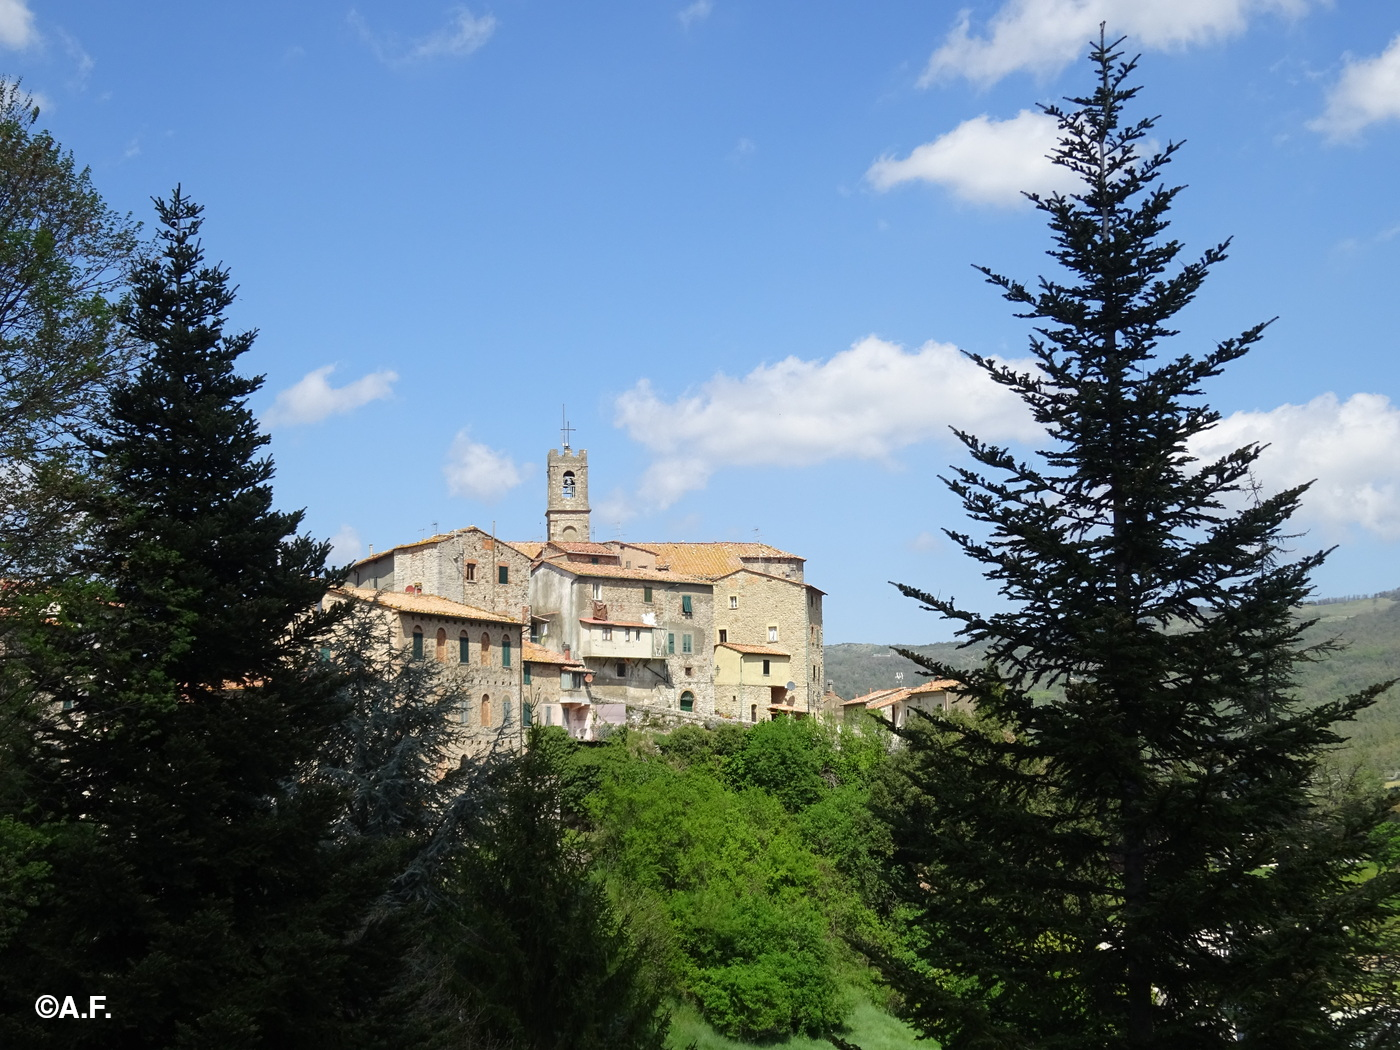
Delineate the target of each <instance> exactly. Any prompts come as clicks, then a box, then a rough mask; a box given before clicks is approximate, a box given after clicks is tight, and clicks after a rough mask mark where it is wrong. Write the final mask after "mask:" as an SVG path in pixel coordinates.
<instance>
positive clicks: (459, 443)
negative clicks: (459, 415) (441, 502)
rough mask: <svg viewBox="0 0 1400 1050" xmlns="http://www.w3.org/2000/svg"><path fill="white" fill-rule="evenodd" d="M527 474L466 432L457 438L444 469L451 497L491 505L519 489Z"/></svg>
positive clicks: (508, 459) (513, 462) (507, 457)
mask: <svg viewBox="0 0 1400 1050" xmlns="http://www.w3.org/2000/svg"><path fill="white" fill-rule="evenodd" d="M526 472H527V468H521V467H519V466H517V465H516V463H515V461H514V460H513V459H511V458H510V457H509V456H508V455H506V454H505V453H504V452H497V451H496V450H495V449H493V448H489V447H488V446H486V445H483V444H481V443H480V442H478V441H473V440H472V439H471V434H470V433H469V432H468V431H466V430H463V431H460V432H459V433H458V434H457V437H456V438H455V439H454V440H453V442H452V447H451V448H450V449H448V452H447V462H446V463H444V464H443V465H442V473H443V476H444V477H446V478H447V491H448V492H449V493H450V494H451V495H453V496H465V497H467V498H468V499H477V500H482V501H483V502H487V503H490V502H491V501H493V500H497V499H500V498H501V497H502V496H504V495H505V494H506V493H507V492H509V491H510V490H511V489H513V488H515V487H516V486H517V485H519V484H520V483H521V482H522V481H524V480H525V474H526Z"/></svg>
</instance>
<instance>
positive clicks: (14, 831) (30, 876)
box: [0, 816, 52, 950]
mask: <svg viewBox="0 0 1400 1050" xmlns="http://www.w3.org/2000/svg"><path fill="white" fill-rule="evenodd" d="M49 839H50V836H49V835H47V834H46V833H45V832H44V831H43V830H42V829H40V828H31V827H27V826H26V825H24V824H21V823H20V822H19V821H17V820H15V819H14V818H13V817H8V816H0V950H4V948H5V945H6V944H8V943H9V940H10V937H11V936H13V934H14V931H15V928H16V927H18V926H19V924H20V922H21V920H22V919H23V918H24V916H25V915H27V914H28V912H29V909H30V908H33V907H34V906H35V905H37V904H38V903H39V900H40V891H41V890H42V889H43V888H44V885H45V883H47V881H48V878H49V873H50V872H51V871H52V865H50V864H49V863H48V861H46V860H44V859H43V848H44V847H45V846H47V845H48V843H49Z"/></svg>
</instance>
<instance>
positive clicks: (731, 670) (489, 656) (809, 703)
mask: <svg viewBox="0 0 1400 1050" xmlns="http://www.w3.org/2000/svg"><path fill="white" fill-rule="evenodd" d="M547 487H548V505H547V509H546V512H545V519H546V538H545V540H544V541H542V542H541V541H538V540H535V541H518V540H503V539H501V538H499V537H496V536H493V535H492V534H491V533H489V532H486V531H484V530H482V529H479V528H477V527H476V526H468V527H467V528H463V529H457V530H455V531H452V532H446V533H441V534H438V535H435V536H430V537H428V538H427V539H424V540H419V541H418V542H416V543H406V544H402V545H399V546H397V547H393V548H391V549H389V550H386V551H383V552H380V553H372V554H371V555H370V556H369V557H367V558H364V559H363V560H361V561H359V562H357V563H356V564H354V565H353V566H352V567H351V569H350V575H349V578H348V579H347V580H346V584H345V586H344V587H342V588H340V589H339V591H338V592H337V593H338V595H339V596H341V597H344V598H350V599H354V600H356V601H360V602H364V603H366V604H368V605H369V606H371V607H373V608H374V609H375V610H376V612H378V613H379V614H380V615H381V616H382V617H383V618H384V620H385V623H386V626H387V627H388V629H389V631H390V635H391V638H392V639H393V640H394V642H395V644H397V645H401V646H404V647H411V649H412V652H413V655H414V656H416V657H420V658H425V659H426V658H431V659H434V660H436V661H438V662H440V663H445V664H450V665H455V666H456V669H457V671H458V673H459V674H460V675H461V676H463V692H464V694H465V695H467V696H469V697H470V700H469V701H467V702H466V704H465V706H464V707H463V709H462V710H461V712H460V718H461V721H462V723H463V724H464V725H466V726H469V727H471V728H472V730H473V731H474V735H475V736H477V737H478V738H484V737H490V738H506V739H509V738H510V737H511V735H512V733H513V732H519V733H523V729H524V727H525V726H527V725H529V724H531V723H538V724H543V725H559V726H563V727H565V728H566V729H567V730H568V731H569V733H570V735H571V736H574V737H576V738H578V739H582V740H590V739H594V738H595V737H596V736H597V735H598V733H599V731H600V730H601V729H602V727H604V726H609V725H623V724H626V723H627V722H628V721H632V722H639V721H643V720H648V719H650V720H656V719H658V718H659V719H662V720H664V721H668V722H672V723H674V722H677V721H697V722H705V721H713V720H715V719H724V720H732V721H734V722H739V723H753V722H760V721H767V720H769V719H771V718H773V717H775V716H783V715H790V716H794V717H805V716H807V715H810V714H814V713H816V712H817V711H819V710H821V709H822V697H823V693H824V685H825V677H824V674H823V662H822V598H823V597H824V592H823V591H821V590H820V589H818V588H817V587H815V586H813V585H812V584H810V583H808V582H807V581H806V579H805V576H804V568H803V563H804V559H803V558H801V557H799V556H798V555H796V554H790V553H788V552H786V551H782V550H779V549H778V548H776V547H771V546H769V545H768V544H765V543H730V542H712V543H629V542H623V541H620V540H611V541H607V542H601V543H599V542H594V541H593V540H592V538H591V534H590V526H589V514H590V510H589V506H588V452H587V450H585V449H579V450H578V451H574V450H573V449H571V448H570V447H569V445H568V443H567V442H565V443H563V448H562V450H561V449H551V450H550V452H549V459H548V474H547ZM833 699H834V698H833ZM828 706H830V702H828Z"/></svg>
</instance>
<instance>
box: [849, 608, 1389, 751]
mask: <svg viewBox="0 0 1400 1050" xmlns="http://www.w3.org/2000/svg"><path fill="white" fill-rule="evenodd" d="M1297 613H1298V616H1299V617H1300V618H1302V619H1309V620H1312V619H1315V620H1317V621H1318V622H1317V623H1316V624H1314V625H1313V626H1312V627H1310V628H1309V629H1308V631H1307V634H1306V635H1305V638H1306V639H1307V641H1308V643H1309V644H1319V643H1322V642H1325V641H1327V640H1329V639H1335V640H1337V641H1338V642H1340V643H1342V644H1343V645H1344V646H1345V648H1343V649H1342V650H1341V651H1339V652H1336V653H1332V654H1330V655H1326V656H1324V657H1323V658H1322V659H1320V660H1319V661H1318V662H1316V663H1309V664H1305V665H1303V667H1302V669H1301V671H1300V673H1299V675H1298V691H1299V695H1300V696H1302V697H1303V698H1305V699H1308V700H1327V699H1334V698H1336V697H1339V696H1344V695H1346V694H1347V693H1353V692H1356V691H1357V690H1359V689H1363V688H1365V687H1366V686H1367V685H1370V684H1371V683H1373V682H1383V681H1387V680H1389V679H1391V678H1400V591H1385V592H1383V593H1381V594H1377V595H1371V596H1366V597H1348V598H1340V599H1324V600H1323V601H1320V602H1318V603H1315V604H1310V605H1307V606H1304V607H1303V608H1301V609H1299V610H1297ZM900 648H904V649H911V650H913V651H914V652H917V653H919V654H920V655H924V656H931V657H933V658H935V659H938V660H942V661H945V662H946V663H949V664H951V665H952V666H954V667H964V668H970V667H975V666H976V665H977V664H978V662H979V660H980V658H981V652H980V650H972V649H959V648H958V647H957V645H956V644H955V643H953V642H939V643H937V644H934V645H904V646H900ZM921 672H922V668H920V667H919V666H918V665H917V664H915V663H913V662H912V661H909V660H906V659H904V658H903V657H902V656H899V655H898V654H897V653H895V652H894V651H893V650H892V649H891V648H890V647H889V646H883V645H868V644H863V643H855V642H852V643H844V644H840V645H828V646H827V647H826V677H827V680H828V681H830V682H831V683H832V684H833V686H834V687H835V689H836V691H837V692H838V693H840V694H841V696H843V697H845V698H846V699H847V700H849V699H851V698H852V697H856V696H860V695H861V694H862V693H868V692H870V691H871V690H873V689H889V688H893V687H895V686H897V685H900V684H903V685H916V684H917V683H918V682H919V681H920V673H921ZM900 673H902V674H903V675H904V679H903V682H902V683H901V682H900V680H899V679H898V677H897V676H898V675H899V674H900ZM1343 731H1344V732H1345V733H1346V735H1347V736H1348V737H1349V738H1350V743H1349V746H1348V747H1347V749H1346V751H1345V752H1344V753H1343V754H1341V755H1339V756H1338V757H1339V760H1340V761H1341V762H1342V763H1343V764H1344V765H1352V764H1360V765H1362V766H1364V767H1366V768H1367V769H1370V770H1372V771H1373V772H1375V773H1378V774H1380V775H1381V776H1383V777H1386V778H1389V779H1396V778H1400V685H1397V686H1396V687H1395V688H1394V689H1392V690H1391V691H1390V692H1389V693H1386V694H1384V695H1382V697H1381V699H1380V700H1379V701H1378V702H1377V703H1376V705H1375V706H1374V707H1372V708H1371V709H1370V710H1368V711H1366V712H1364V713H1363V714H1362V716H1361V717H1360V718H1359V719H1357V721H1356V723H1355V724H1354V725H1352V726H1350V727H1344V730H1343Z"/></svg>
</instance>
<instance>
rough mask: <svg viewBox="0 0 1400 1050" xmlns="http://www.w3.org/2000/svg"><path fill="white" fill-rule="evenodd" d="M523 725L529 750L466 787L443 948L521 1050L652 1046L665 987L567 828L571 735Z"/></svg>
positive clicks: (474, 998) (476, 1001)
mask: <svg viewBox="0 0 1400 1050" xmlns="http://www.w3.org/2000/svg"><path fill="white" fill-rule="evenodd" d="M551 729H556V730H557V727H547V728H542V727H535V728H533V729H532V730H531V731H530V738H529V742H528V743H529V746H528V749H527V751H526V752H525V754H524V755H522V756H519V757H516V758H511V759H509V760H504V761H500V762H498V763H495V764H494V765H493V767H492V768H491V769H490V771H489V772H488V774H487V775H486V776H479V777H477V778H476V779H475V781H474V784H473V788H474V791H473V797H472V799H471V803H472V815H471V818H470V820H469V821H468V822H467V823H466V824H465V825H464V827H463V829H462V833H463V848H462V849H461V851H460V852H459V853H458V855H457V857H456V859H455V860H454V862H453V864H452V866H451V885H450V887H449V889H448V891H447V893H448V896H449V905H448V907H447V909H446V911H445V913H444V917H445V918H448V919H450V920H451V921H450V925H449V926H448V927H447V928H446V930H445V931H440V932H439V944H440V948H441V950H443V951H446V952H447V953H448V954H449V956H450V957H451V959H452V961H453V967H454V970H455V974H456V984H457V992H458V994H459V995H460V997H461V999H462V1001H463V1003H464V1008H465V1009H466V1010H467V1011H468V1012H469V1014H471V1015H473V1016H474V1019H475V1020H474V1023H475V1026H476V1027H477V1028H478V1029H479V1030H480V1032H481V1033H482V1035H483V1037H484V1038H485V1039H487V1040H496V1041H499V1043H500V1044H501V1045H507V1046H511V1047H519V1048H522V1050H573V1048H577V1050H648V1048H659V1047H660V1046H661V1045H662V1043H663V1042H664V1039H665V1034H666V1021H665V1016H664V1011H663V1008H662V1003H663V991H662V989H661V987H660V986H659V985H657V984H656V983H654V981H653V980H652V978H653V977H654V976H655V975H656V974H657V972H658V970H657V967H656V966H654V965H649V963H648V957H647V953H648V951H649V950H650V946H649V945H648V943H647V941H646V939H645V938H644V937H640V936H634V935H633V931H632V930H631V929H630V927H629V926H628V924H627V923H626V922H625V921H624V919H623V918H622V917H621V916H620V915H619V913H618V911H617V910H616V909H615V908H614V907H613V906H612V904H611V902H610V901H609V899H608V895H607V892H606V890H605V889H604V887H603V886H602V885H601V883H600V882H599V881H597V879H596V878H595V877H594V873H593V871H592V870H591V866H590V858H589V856H588V854H587V852H586V851H585V849H584V848H583V843H582V842H581V840H579V839H578V838H577V837H576V836H575V835H574V834H573V833H572V832H571V831H570V829H569V828H568V826H567V822H566V820H565V818H564V810H565V807H564V805H563V803H564V800H565V797H566V795H567V794H568V792H569V787H568V781H569V778H570V773H571V771H570V770H569V768H568V767H569V758H570V752H571V749H572V747H571V745H572V744H573V742H572V741H570V740H569V739H568V737H567V735H566V734H564V733H563V732H562V730H559V731H558V732H552V731H551Z"/></svg>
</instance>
